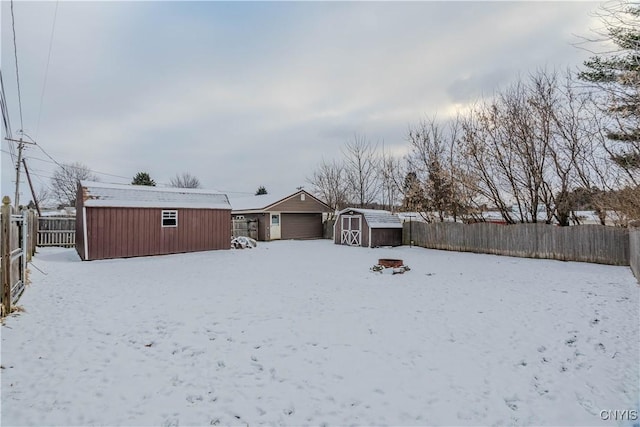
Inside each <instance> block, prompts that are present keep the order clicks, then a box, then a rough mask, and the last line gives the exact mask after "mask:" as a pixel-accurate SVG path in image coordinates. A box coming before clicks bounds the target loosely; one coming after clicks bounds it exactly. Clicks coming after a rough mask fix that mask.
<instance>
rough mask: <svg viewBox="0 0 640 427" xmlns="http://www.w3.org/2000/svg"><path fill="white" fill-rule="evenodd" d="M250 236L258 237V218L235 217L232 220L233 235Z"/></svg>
mask: <svg viewBox="0 0 640 427" xmlns="http://www.w3.org/2000/svg"><path fill="white" fill-rule="evenodd" d="M241 236H242V237H250V238H252V239H256V240H257V239H258V220H254V219H233V220H232V221H231V237H241Z"/></svg>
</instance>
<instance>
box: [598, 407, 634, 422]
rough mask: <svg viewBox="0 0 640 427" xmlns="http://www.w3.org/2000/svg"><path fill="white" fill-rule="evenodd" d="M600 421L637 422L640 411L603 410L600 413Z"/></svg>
mask: <svg viewBox="0 0 640 427" xmlns="http://www.w3.org/2000/svg"><path fill="white" fill-rule="evenodd" d="M600 419H602V420H603V421H609V420H611V421H636V420H637V419H638V411H637V410H635V409H624V410H621V409H615V410H612V409H603V410H602V411H600Z"/></svg>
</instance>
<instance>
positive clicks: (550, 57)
mask: <svg viewBox="0 0 640 427" xmlns="http://www.w3.org/2000/svg"><path fill="white" fill-rule="evenodd" d="M593 6H594V5H591V4H585V3H533V2H531V3H523V2H497V3H494V2H477V3H474V2H464V3H459V2H452V3H444V2H398V3H396V2H362V3H360V2H348V3H347V2H345V3H342V2H335V3H334V2H310V3H305V2H300V3H275V2H273V3H272V2H266V3H260V2H258V3H243V2H240V3H228V2H60V3H59V10H58V21H57V26H56V32H55V38H54V44H53V52H52V60H51V64H50V69H49V76H48V84H47V90H46V93H45V97H44V103H43V108H42V111H41V117H42V120H41V123H40V125H39V129H38V140H39V142H40V143H41V144H42V145H43V147H44V148H45V149H46V150H47V151H49V152H50V153H51V154H52V155H53V156H54V157H56V158H58V159H60V160H61V161H80V162H83V163H86V164H88V165H89V166H91V167H92V168H94V169H96V170H99V171H104V172H110V173H113V174H116V175H122V176H133V175H134V174H135V173H136V172H138V171H140V170H147V171H149V172H150V173H151V175H152V177H154V178H155V179H156V181H158V182H167V181H168V180H169V178H170V177H171V176H173V175H174V174H175V173H177V172H182V171H191V172H192V173H194V174H196V175H197V176H198V177H199V178H200V179H201V181H202V182H203V184H204V185H205V186H210V187H214V188H224V189H232V190H237V191H250V192H251V191H254V190H255V188H257V186H258V185H265V186H267V188H273V189H274V190H276V189H278V188H280V189H283V191H286V189H291V188H295V186H297V185H302V183H303V182H304V180H305V178H306V177H307V176H309V175H310V174H311V173H312V170H313V168H314V167H315V166H316V165H317V164H318V162H319V161H320V159H321V158H323V157H324V158H333V157H338V156H340V148H341V147H342V145H343V144H344V143H345V142H346V141H347V140H349V139H350V138H352V137H353V135H354V134H356V133H357V134H361V135H365V136H366V137H367V138H368V139H370V140H372V141H379V142H382V141H384V142H385V144H387V145H389V146H393V147H394V151H396V152H398V153H401V152H402V151H403V149H402V144H404V141H405V140H404V138H405V135H406V131H407V128H408V126H409V125H410V124H411V123H415V122H416V121H418V120H420V118H421V117H424V116H425V115H428V116H431V115H434V114H436V113H437V114H438V117H446V116H448V115H451V114H453V113H454V112H455V110H456V109H457V108H462V107H464V105H465V103H468V102H470V101H472V100H474V99H475V98H477V97H478V96H482V95H484V94H488V93H492V91H493V90H494V89H495V88H496V87H499V86H501V85H504V84H508V83H509V82H510V81H512V80H513V79H514V78H516V77H517V76H518V73H526V72H527V70H530V69H532V68H534V67H539V66H545V65H556V64H560V65H561V66H565V65H568V64H574V65H575V64H578V63H580V61H581V58H582V57H583V56H584V52H580V51H578V50H577V49H575V48H574V47H573V46H571V44H570V42H571V41H573V40H572V33H581V32H582V33H585V32H587V31H588V30H587V28H588V25H589V24H590V19H591V18H590V17H589V14H588V12H589V10H590V9H592V8H593ZM2 7H3V8H4V9H3V14H2V48H3V49H2V64H3V74H4V73H5V72H7V71H6V70H11V66H12V65H13V62H12V49H10V47H11V45H10V44H9V42H10V41H11V37H10V34H9V33H8V31H10V28H11V25H10V21H8V18H7V16H8V14H7V13H4V12H6V9H7V5H6V3H3V5H2ZM53 10H54V5H53V4H52V3H28V2H18V3H17V4H16V14H17V16H16V17H17V34H18V37H19V38H18V43H19V54H20V66H21V82H22V84H23V86H22V89H23V94H22V95H23V107H24V113H25V114H24V117H25V129H27V130H31V131H35V129H34V128H35V126H36V120H37V117H38V114H39V105H40V96H41V90H42V82H43V77H44V67H45V64H46V56H47V49H48V41H49V35H50V29H51V23H52V17H53ZM4 77H5V80H8V79H7V74H4ZM9 81H10V82H12V80H9ZM12 85H13V83H10V85H8V86H7V95H8V97H9V100H10V107H11V113H12V121H13V123H14V129H17V127H16V125H15V120H16V102H15V100H16V94H15V87H14V86H12ZM5 148H6V144H4V145H3V149H5ZM3 154H4V153H3ZM32 155H33V157H37V156H36V155H35V154H34V153H32ZM7 159H8V156H6V155H4V156H3V162H2V188H3V193H6V192H7V191H8V189H10V188H11V186H12V185H11V182H10V181H11V178H10V175H11V164H10V162H8V161H7ZM43 167H44V165H43ZM51 167H53V165H51ZM105 179H115V178H113V177H105Z"/></svg>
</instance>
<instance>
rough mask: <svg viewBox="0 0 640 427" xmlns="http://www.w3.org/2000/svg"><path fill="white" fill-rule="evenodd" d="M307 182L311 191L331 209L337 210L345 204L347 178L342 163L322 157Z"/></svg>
mask: <svg viewBox="0 0 640 427" xmlns="http://www.w3.org/2000/svg"><path fill="white" fill-rule="evenodd" d="M307 182H308V183H309V184H311V186H312V192H313V193H314V194H315V195H316V196H318V197H319V198H320V199H321V200H323V201H324V202H325V203H326V204H328V205H329V206H330V207H331V208H332V209H334V210H339V209H342V208H343V207H345V206H346V203H347V180H346V173H345V169H344V165H343V164H342V163H339V162H336V161H335V160H333V161H331V162H327V161H325V160H324V159H323V160H322V162H321V163H320V165H319V166H318V168H317V169H316V170H315V171H314V172H313V175H312V176H311V177H309V178H307Z"/></svg>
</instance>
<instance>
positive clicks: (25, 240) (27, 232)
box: [21, 210, 31, 284]
mask: <svg viewBox="0 0 640 427" xmlns="http://www.w3.org/2000/svg"><path fill="white" fill-rule="evenodd" d="M30 236H31V227H29V211H28V210H24V211H22V242H21V244H22V259H21V261H22V266H21V268H22V280H23V283H25V284H26V283H27V261H30V259H31V257H29V237H30ZM27 257H28V258H29V260H28V259H27Z"/></svg>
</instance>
